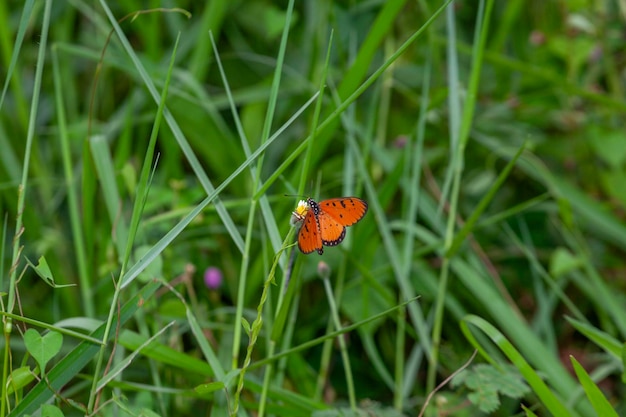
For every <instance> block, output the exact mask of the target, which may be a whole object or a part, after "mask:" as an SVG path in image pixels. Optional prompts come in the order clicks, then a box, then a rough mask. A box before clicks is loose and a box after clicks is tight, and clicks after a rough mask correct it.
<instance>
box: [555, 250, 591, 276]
mask: <svg viewBox="0 0 626 417" xmlns="http://www.w3.org/2000/svg"><path fill="white" fill-rule="evenodd" d="M582 265H583V261H582V259H580V258H578V257H576V256H574V255H572V253H571V252H569V251H568V250H567V249H565V248H556V250H555V251H554V252H552V256H551V257H550V275H552V276H553V277H555V278H558V277H560V276H563V275H564V274H567V273H569V272H572V271H574V270H576V269H578V268H580V267H581V266H582Z"/></svg>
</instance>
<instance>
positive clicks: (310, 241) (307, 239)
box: [298, 210, 324, 255]
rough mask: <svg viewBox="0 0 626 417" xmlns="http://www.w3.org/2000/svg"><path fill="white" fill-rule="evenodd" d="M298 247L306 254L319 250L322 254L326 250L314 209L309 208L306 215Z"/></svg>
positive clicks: (299, 233)
mask: <svg viewBox="0 0 626 417" xmlns="http://www.w3.org/2000/svg"><path fill="white" fill-rule="evenodd" d="M298 248H300V251H301V252H302V253H304V254H307V253H311V252H313V251H314V250H317V253H319V254H320V255H321V254H322V253H323V252H324V248H323V246H322V235H321V233H320V228H319V225H318V221H317V218H316V217H315V214H314V212H313V210H309V211H308V212H307V213H306V216H305V217H304V222H303V223H302V227H300V231H299V232H298Z"/></svg>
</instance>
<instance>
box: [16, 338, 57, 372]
mask: <svg viewBox="0 0 626 417" xmlns="http://www.w3.org/2000/svg"><path fill="white" fill-rule="evenodd" d="M24 344H25V345H26V349H27V350H28V352H29V353H30V354H31V355H32V356H33V358H35V360H36V361H37V364H38V365H39V369H40V370H41V374H42V375H43V374H44V373H45V369H46V364H47V363H48V362H49V361H50V359H52V358H53V357H54V356H55V355H56V354H57V353H59V351H60V350H61V345H62V344H63V335H62V334H61V333H58V332H49V333H47V334H45V335H44V336H41V335H40V334H39V332H38V331H37V330H35V329H28V330H26V333H25V334H24Z"/></svg>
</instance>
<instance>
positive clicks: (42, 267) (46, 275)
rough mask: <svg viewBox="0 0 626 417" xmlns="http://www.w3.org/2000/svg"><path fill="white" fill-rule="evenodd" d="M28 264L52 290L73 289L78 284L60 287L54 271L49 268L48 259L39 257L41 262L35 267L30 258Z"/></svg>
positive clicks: (27, 260)
mask: <svg viewBox="0 0 626 417" xmlns="http://www.w3.org/2000/svg"><path fill="white" fill-rule="evenodd" d="M26 262H28V264H29V265H30V267H31V268H33V270H34V271H35V272H36V273H37V275H39V277H41V279H43V280H44V282H45V283H46V284H48V285H49V286H51V287H52V288H65V287H73V286H75V285H76V284H64V285H60V284H57V283H55V282H54V276H53V275H52V271H51V270H50V267H49V266H48V262H47V261H46V258H45V257H44V256H41V257H39V261H38V263H37V265H34V264H33V263H32V262H31V261H30V260H29V259H28V258H27V259H26Z"/></svg>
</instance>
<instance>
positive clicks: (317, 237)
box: [294, 197, 367, 255]
mask: <svg viewBox="0 0 626 417" xmlns="http://www.w3.org/2000/svg"><path fill="white" fill-rule="evenodd" d="M306 205H307V207H308V209H307V210H306V211H305V214H302V213H303V210H299V211H298V212H297V213H294V215H295V216H296V217H297V218H299V219H301V220H302V221H303V223H302V227H301V228H300V232H299V233H298V248H300V251H301V252H302V253H304V254H308V253H311V252H313V251H317V253H319V254H320V255H321V254H322V253H324V246H337V245H338V244H340V243H341V242H342V241H343V239H344V238H345V237H346V227H347V226H352V225H353V224H355V223H356V222H358V221H359V220H361V219H362V218H363V216H365V213H367V203H366V202H365V201H363V200H361V199H360V198H357V197H340V198H331V199H328V200H324V201H320V202H319V203H318V202H316V201H315V200H313V199H312V198H307V200H306Z"/></svg>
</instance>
